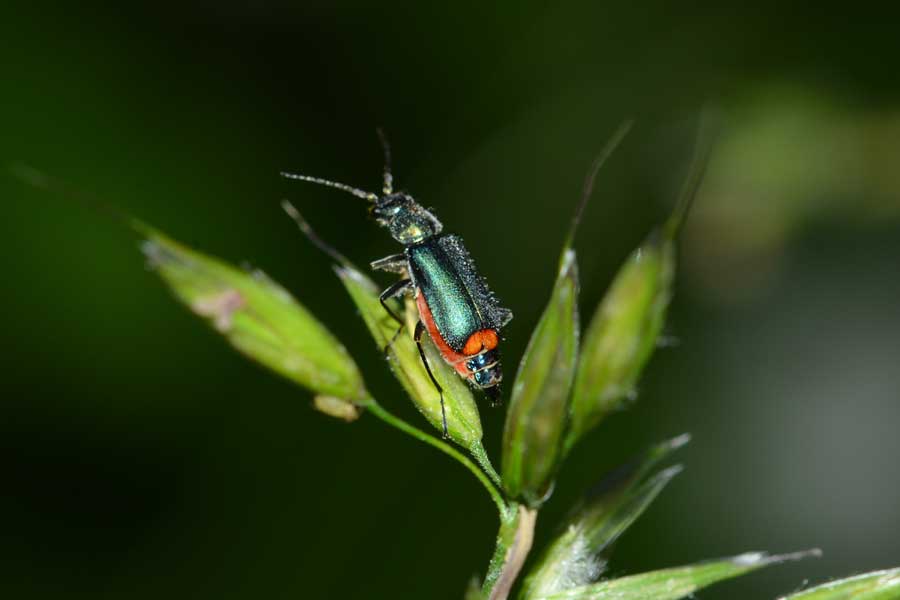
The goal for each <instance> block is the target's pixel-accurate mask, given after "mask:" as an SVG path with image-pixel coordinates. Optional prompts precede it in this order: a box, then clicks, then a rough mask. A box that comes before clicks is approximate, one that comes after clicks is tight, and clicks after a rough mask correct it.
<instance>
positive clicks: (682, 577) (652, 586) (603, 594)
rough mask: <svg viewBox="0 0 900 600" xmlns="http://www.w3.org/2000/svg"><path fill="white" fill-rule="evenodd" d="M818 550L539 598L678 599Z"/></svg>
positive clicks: (717, 563)
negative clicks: (726, 580)
mask: <svg viewBox="0 0 900 600" xmlns="http://www.w3.org/2000/svg"><path fill="white" fill-rule="evenodd" d="M818 555H819V552H818V551H817V550H812V551H809V552H798V553H795V554H784V555H781V556H768V555H766V554H764V553H761V552H749V553H747V554H741V555H739V556H734V557H732V558H726V559H721V560H712V561H709V562H702V563H698V564H696V565H690V566H686V567H675V568H672V569H662V570H659V571H650V572H649V573H641V574H640V575H631V576H629V577H621V578H619V579H610V580H607V581H602V582H600V583H595V584H592V585H586V586H581V587H577V588H573V589H570V590H566V591H564V592H559V593H556V594H551V595H548V596H542V597H541V600H567V599H568V600H646V599H647V598H653V600H677V599H678V598H684V597H686V596H690V595H691V594H693V593H694V592H696V591H697V590H699V589H702V588H705V587H707V586H709V585H712V584H714V583H716V582H718V581H722V580H724V579H731V578H732V577H737V576H739V575H743V574H745V573H749V572H750V571H755V570H757V569H761V568H763V567H768V566H771V565H777V564H780V563H783V562H786V561H791V560H799V559H801V558H806V557H807V556H818Z"/></svg>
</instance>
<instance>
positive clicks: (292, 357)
mask: <svg viewBox="0 0 900 600" xmlns="http://www.w3.org/2000/svg"><path fill="white" fill-rule="evenodd" d="M135 228H136V229H137V230H138V231H139V233H141V234H143V235H144V236H145V237H146V240H145V241H144V243H143V245H142V250H143V252H144V254H145V255H146V257H147V260H148V262H149V264H150V266H151V267H152V268H153V269H154V270H155V271H156V273H157V274H158V275H159V276H160V277H162V279H163V281H165V282H166V284H167V285H168V286H169V288H170V289H171V290H172V292H173V293H174V294H175V297H176V298H177V299H178V300H180V301H181V302H182V303H184V304H185V305H186V306H187V307H188V308H190V309H191V310H192V311H193V312H194V313H195V314H197V315H199V316H201V317H204V318H206V319H207V320H208V321H209V322H210V323H211V324H212V326H213V327H214V328H215V330H216V331H218V332H219V333H220V334H222V335H223V336H225V338H226V339H227V340H228V341H229V342H230V343H231V345H232V346H234V347H235V348H236V349H237V350H238V351H240V352H241V353H242V354H244V355H245V356H246V357H248V358H250V359H252V360H254V361H256V362H258V363H260V364H261V365H263V366H265V367H268V368H269V369H271V370H273V371H275V372H276V373H278V374H279V375H281V376H283V377H286V378H287V379H290V380H291V381H293V382H295V383H298V384H300V385H302V386H303V387H306V388H308V389H310V390H312V391H313V392H314V393H316V394H321V395H325V396H331V397H334V398H339V399H341V400H343V401H349V402H352V403H354V404H357V405H360V406H362V405H365V404H367V403H368V402H369V400H368V394H367V392H366V389H365V387H364V385H363V380H362V376H361V375H360V373H359V370H358V369H357V367H356V364H355V363H354V362H353V359H352V358H351V357H350V355H349V353H348V352H347V350H346V349H345V348H344V346H343V345H341V343H340V342H338V340H337V339H336V338H335V337H334V336H333V335H332V334H331V333H330V332H329V331H328V330H327V329H326V328H325V327H324V326H323V325H322V324H321V323H320V322H319V321H318V320H316V318H315V317H314V316H313V315H312V314H311V313H310V312H309V311H308V310H307V309H306V308H305V307H303V305H301V304H300V303H299V302H297V301H296V300H295V299H294V298H293V297H292V296H291V295H290V294H289V293H288V292H287V291H286V290H285V289H284V288H282V287H281V286H279V285H278V284H276V283H275V282H274V281H272V280H271V279H269V278H268V277H266V276H265V275H263V274H262V273H261V272H259V271H256V272H253V273H248V272H246V271H244V270H241V269H238V268H235V267H232V266H231V265H228V264H226V263H225V262H222V261H220V260H218V259H216V258H212V257H210V256H206V255H204V254H201V253H199V252H196V251H194V250H191V249H190V248H187V247H186V246H183V245H182V244H179V243H178V242H175V241H174V240H171V239H170V238H168V237H166V236H165V235H163V234H161V233H159V232H158V231H156V230H154V229H152V228H150V227H147V226H145V225H142V224H136V225H135Z"/></svg>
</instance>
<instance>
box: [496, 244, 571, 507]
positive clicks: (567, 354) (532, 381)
mask: <svg viewBox="0 0 900 600" xmlns="http://www.w3.org/2000/svg"><path fill="white" fill-rule="evenodd" d="M578 333H579V332H578V266H577V264H576V261H575V251H574V250H571V249H568V248H567V249H566V250H565V251H564V253H563V257H562V259H561V261H560V266H559V274H558V276H557V278H556V284H555V286H554V288H553V293H552V295H551V296H550V302H549V303H548V304H547V307H546V308H545V309H544V314H543V315H542V316H541V319H540V321H539V322H538V325H537V327H536V328H535V330H534V333H533V334H532V335H531V339H530V340H529V342H528V347H527V349H526V350H525V355H524V356H523V357H522V361H521V363H520V364H519V371H518V373H517V374H516V380H515V383H514V384H513V389H512V398H511V400H510V405H509V410H508V412H507V414H506V428H505V429H504V432H503V464H502V478H503V483H504V485H505V486H506V490H507V492H508V493H509V495H510V496H512V497H513V498H521V499H522V500H523V501H524V502H525V503H526V504H528V505H529V506H532V507H534V506H539V505H540V504H541V503H542V502H544V501H545V500H546V498H547V497H548V496H549V494H550V492H551V490H552V487H553V478H554V477H555V475H556V471H557V469H558V467H559V463H560V460H561V458H562V453H561V450H562V439H563V435H564V433H565V428H566V422H567V420H568V405H569V391H570V388H571V385H572V377H573V375H574V373H575V363H576V360H577V357H578Z"/></svg>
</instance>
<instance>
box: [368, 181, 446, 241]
mask: <svg viewBox="0 0 900 600" xmlns="http://www.w3.org/2000/svg"><path fill="white" fill-rule="evenodd" d="M370 212H371V214H372V216H373V217H375V220H376V221H378V224H379V225H383V226H384V227H387V228H388V231H390V232H391V236H392V237H393V238H394V239H395V240H397V241H398V242H400V243H401V244H403V245H406V246H409V245H412V244H417V243H419V242H422V241H424V240H426V239H428V238H430V237H432V236H435V235H437V234H439V233H440V232H441V229H443V225H441V222H440V221H438V220H437V217H435V216H434V215H433V214H431V213H430V212H428V211H427V210H425V209H424V208H422V206H421V205H420V204H419V203H418V202H416V201H415V200H413V198H412V196H410V195H408V194H403V193H396V194H386V195H384V196H381V197H379V198H378V199H377V200H376V201H375V202H374V203H373V204H372V207H371V208H370Z"/></svg>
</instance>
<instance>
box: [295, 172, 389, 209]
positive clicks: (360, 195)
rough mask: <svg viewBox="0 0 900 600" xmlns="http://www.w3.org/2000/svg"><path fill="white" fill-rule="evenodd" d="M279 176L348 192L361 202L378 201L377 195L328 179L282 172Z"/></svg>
mask: <svg viewBox="0 0 900 600" xmlns="http://www.w3.org/2000/svg"><path fill="white" fill-rule="evenodd" d="M281 176H282V177H284V178H285V179H298V180H300V181H308V182H310V183H318V184H319V185H325V186H328V187H332V188H335V189H338V190H342V191H344V192H349V193H351V194H353V195H354V196H356V197H357V198H362V199H363V200H368V201H370V202H377V201H378V194H373V193H372V192H366V191H363V190H361V189H359V188H355V187H353V186H352V185H347V184H346V183H337V182H336V181H329V180H328V179H321V178H319V177H310V176H309V175H299V174H297V173H285V172H284V171H282V172H281Z"/></svg>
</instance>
